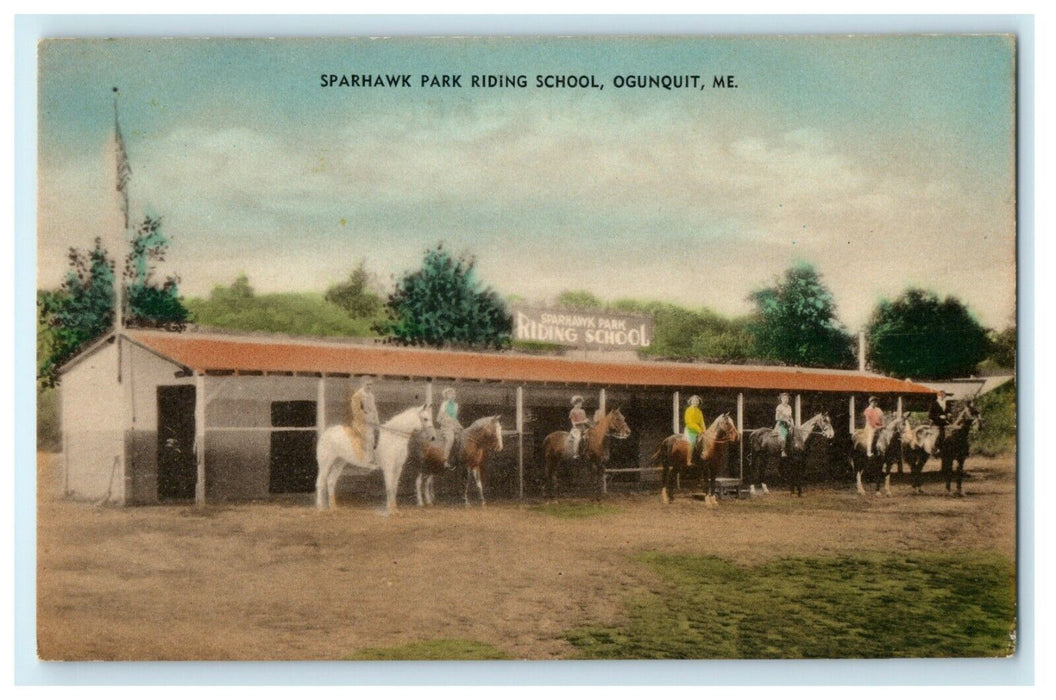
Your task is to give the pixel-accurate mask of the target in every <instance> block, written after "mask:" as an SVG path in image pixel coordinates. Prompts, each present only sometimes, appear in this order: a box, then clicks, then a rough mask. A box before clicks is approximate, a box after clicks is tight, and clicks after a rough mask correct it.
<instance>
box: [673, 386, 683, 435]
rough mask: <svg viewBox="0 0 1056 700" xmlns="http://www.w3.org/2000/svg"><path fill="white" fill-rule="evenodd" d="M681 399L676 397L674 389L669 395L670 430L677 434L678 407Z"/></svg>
mask: <svg viewBox="0 0 1056 700" xmlns="http://www.w3.org/2000/svg"><path fill="white" fill-rule="evenodd" d="M681 403H682V402H681V401H680V400H679V398H678V392H677V391H676V392H675V393H674V394H673V395H672V396H671V432H672V433H674V434H675V435H678V433H679V430H678V426H679V422H678V407H679V406H680V405H681Z"/></svg>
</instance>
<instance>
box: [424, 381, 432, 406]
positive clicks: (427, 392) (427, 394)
mask: <svg viewBox="0 0 1056 700" xmlns="http://www.w3.org/2000/svg"><path fill="white" fill-rule="evenodd" d="M425 405H426V406H428V407H429V410H432V408H433V381H432V380H431V379H430V380H429V381H428V382H427V383H426V385H425Z"/></svg>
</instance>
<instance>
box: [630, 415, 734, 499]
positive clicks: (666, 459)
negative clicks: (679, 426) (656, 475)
mask: <svg viewBox="0 0 1056 700" xmlns="http://www.w3.org/2000/svg"><path fill="white" fill-rule="evenodd" d="M739 439H740V433H739V432H738V431H737V424H736V423H735V422H734V420H733V418H731V417H730V414H729V413H723V414H722V415H720V416H719V417H718V418H716V419H715V420H714V421H712V424H711V425H710V426H708V429H707V430H705V431H704V432H703V433H701V434H700V435H698V436H697V444H696V446H695V447H694V449H693V466H700V467H701V473H700V484H701V487H702V488H703V487H704V485H705V483H707V491H706V492H705V496H704V502H705V503H707V504H709V505H712V504H714V503H715V479H716V477H717V476H718V473H719V470H720V469H721V468H722V465H723V464H725V461H726V446H727V445H728V444H729V443H733V442H737V440H739ZM688 450H689V442H688V441H687V440H686V439H685V438H684V437H682V436H681V435H677V434H676V435H671V436H669V437H666V438H664V440H663V442H661V443H660V445H659V446H658V447H657V448H656V452H654V453H653V456H652V458H651V459H650V460H649V462H650V464H652V465H653V466H654V467H655V466H656V465H657V464H660V465H661V466H662V467H663V474H662V477H661V483H662V484H663V486H662V488H661V489H660V500H661V501H662V502H664V503H670V502H671V501H672V500H673V498H674V495H673V494H674V491H675V485H676V482H677V480H678V478H679V477H680V476H681V475H682V470H683V469H687V468H688V465H687V464H686V453H687V452H688Z"/></svg>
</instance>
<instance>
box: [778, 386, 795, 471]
mask: <svg viewBox="0 0 1056 700" xmlns="http://www.w3.org/2000/svg"><path fill="white" fill-rule="evenodd" d="M780 399H781V403H779V404H778V405H777V410H776V411H774V430H776V431H777V434H778V435H779V436H780V437H781V456H782V457H787V456H788V451H789V450H790V449H792V426H793V425H794V423H795V420H794V419H793V417H792V407H791V406H789V405H788V392H784V391H782V392H781V396H780Z"/></svg>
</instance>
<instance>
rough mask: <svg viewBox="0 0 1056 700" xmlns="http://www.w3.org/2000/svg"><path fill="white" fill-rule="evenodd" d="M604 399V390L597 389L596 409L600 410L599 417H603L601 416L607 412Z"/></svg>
mask: <svg viewBox="0 0 1056 700" xmlns="http://www.w3.org/2000/svg"><path fill="white" fill-rule="evenodd" d="M605 399H606V396H605V390H604V389H599V390H598V408H599V409H601V415H603V416H604V415H605V413H606V412H607V410H606V408H605Z"/></svg>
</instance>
